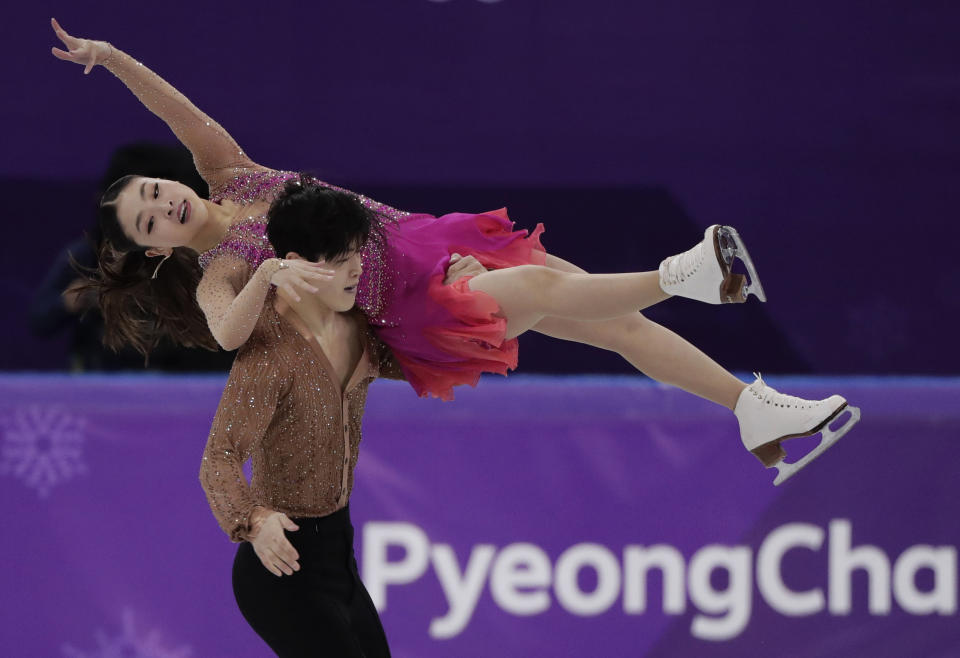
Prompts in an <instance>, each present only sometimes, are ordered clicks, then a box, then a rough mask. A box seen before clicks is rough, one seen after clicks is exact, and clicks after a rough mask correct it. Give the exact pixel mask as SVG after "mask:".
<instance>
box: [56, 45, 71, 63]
mask: <svg viewBox="0 0 960 658" xmlns="http://www.w3.org/2000/svg"><path fill="white" fill-rule="evenodd" d="M50 52H52V53H53V56H54V57H56V58H57V59H65V60H67V61H68V62H72V61H73V55H71V54H70V53H68V52H66V51H64V50H60V49H59V48H51V49H50Z"/></svg>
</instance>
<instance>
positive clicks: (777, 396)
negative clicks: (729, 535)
mask: <svg viewBox="0 0 960 658" xmlns="http://www.w3.org/2000/svg"><path fill="white" fill-rule="evenodd" d="M754 374H756V373H754ZM756 377H757V381H755V382H754V383H753V384H751V385H750V386H748V387H747V388H745V389H744V390H743V392H742V393H741V394H740V397H739V399H737V406H736V408H735V409H734V414H736V416H737V420H738V421H739V422H740V438H741V439H742V440H743V445H744V447H746V449H747V450H749V451H750V452H752V453H753V454H754V455H755V456H756V457H757V459H759V460H760V461H761V462H763V465H764V466H766V467H767V468H770V467H771V466H776V467H777V471H778V473H777V477H776V479H775V480H774V481H773V484H774V485H779V484H781V483H783V482H785V481H786V480H788V479H789V478H791V477H792V476H793V475H794V474H796V472H797V471H799V470H800V469H801V468H803V467H804V466H806V465H807V464H809V463H810V462H812V461H813V460H814V459H816V458H817V457H819V456H820V455H822V454H823V453H824V451H826V449H827V448H829V447H830V446H832V445H833V444H834V443H836V442H837V441H839V440H840V437H842V436H843V435H844V434H846V433H847V432H849V431H850V429H851V428H852V427H853V426H854V425H856V424H857V423H858V422H859V421H860V410H859V409H858V408H856V407H851V406H849V405H848V404H847V401H846V400H845V399H844V398H842V397H840V396H839V395H831V396H830V397H828V398H827V399H826V400H804V399H803V398H798V397H794V396H792V395H784V394H783V393H778V392H777V391H776V390H774V389H772V388H770V387H769V386H767V385H766V384H765V383H764V382H763V380H762V379H761V378H760V375H756ZM844 409H846V410H847V411H849V412H850V418H849V419H847V421H846V422H845V423H844V424H843V426H842V427H840V428H838V429H836V430H833V429H830V422H831V421H833V420H834V419H835V418H837V417H838V416H839V415H840V414H841V413H842V412H843V411H844ZM818 432H823V438H822V439H821V440H820V444H819V445H818V446H817V447H816V448H814V449H813V450H811V451H810V452H809V453H807V454H806V455H804V456H803V457H802V458H801V459H799V460H797V461H796V462H793V463H792V464H788V463H787V462H786V461H785V459H784V458H785V457H786V456H787V453H786V451H784V449H783V447H782V446H781V445H780V442H781V441H785V440H787V439H792V438H796V437H801V436H811V435H813V434H816V433H818Z"/></svg>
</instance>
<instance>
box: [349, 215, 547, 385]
mask: <svg viewBox="0 0 960 658" xmlns="http://www.w3.org/2000/svg"><path fill="white" fill-rule="evenodd" d="M541 233H543V224H538V225H537V227H536V228H535V229H534V230H533V232H532V233H530V234H528V233H527V231H523V230H522V231H515V230H513V222H511V221H510V218H509V217H508V216H507V211H506V209H501V210H495V211H492V212H487V213H481V214H469V213H452V214H449V215H443V216H442V217H434V216H432V215H413V216H410V217H407V218H404V219H403V220H401V221H400V222H399V223H398V224H396V225H390V226H388V227H387V249H386V251H387V259H386V261H387V263H386V265H387V268H388V271H389V279H388V281H387V282H385V297H386V298H387V302H386V305H385V307H384V310H383V312H382V313H380V314H378V316H377V317H371V318H370V324H371V326H372V327H373V329H374V330H375V331H376V333H377V335H378V336H379V337H380V339H381V340H382V341H383V342H385V343H386V344H387V345H388V346H390V348H391V350H392V351H393V354H394V356H395V357H396V358H397V361H398V362H399V364H400V367H401V368H402V369H403V372H404V375H405V376H406V378H407V381H408V382H409V383H410V385H411V386H413V388H414V390H416V392H417V394H418V395H420V396H421V397H425V396H433V397H438V398H440V399H442V400H452V399H453V387H454V386H459V385H461V384H469V385H471V386H475V385H476V384H477V381H478V380H479V379H480V375H481V374H482V373H485V372H492V373H498V374H501V375H506V374H507V372H508V371H509V370H513V369H514V368H516V367H517V339H516V338H512V339H510V340H507V339H506V328H507V321H506V319H504V318H502V317H499V316H498V313H499V311H500V307H499V305H498V304H497V302H496V300H494V299H493V298H492V297H491V296H489V295H487V294H486V293H483V292H479V291H473V290H470V286H469V285H468V282H469V279H470V277H464V278H462V279H460V280H459V281H457V282H455V283H454V284H452V285H449V286H445V285H443V279H444V276H445V274H446V269H447V266H448V264H449V262H450V256H451V254H454V253H457V254H460V255H462V256H467V255H471V256H473V257H474V258H476V259H477V260H478V261H480V262H481V263H482V264H483V266H484V267H486V268H487V269H501V268H505V267H513V266H516V265H543V264H544V260H545V258H546V252H545V251H544V248H543V246H542V245H541V244H540V235H541ZM361 285H362V283H361Z"/></svg>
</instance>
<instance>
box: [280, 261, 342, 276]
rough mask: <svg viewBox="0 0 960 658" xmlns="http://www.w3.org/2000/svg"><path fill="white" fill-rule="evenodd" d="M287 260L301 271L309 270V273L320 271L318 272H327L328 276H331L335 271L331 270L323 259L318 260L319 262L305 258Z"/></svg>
mask: <svg viewBox="0 0 960 658" xmlns="http://www.w3.org/2000/svg"><path fill="white" fill-rule="evenodd" d="M287 262H288V263H292V264H293V267H294V268H296V269H298V270H300V271H301V272H309V273H311V274H314V273H320V274H327V275H330V276H333V275H334V274H336V272H335V271H333V270H331V269H330V268H329V267H327V265H326V263H324V262H323V261H320V262H319V263H310V262H307V261H305V260H293V261H287Z"/></svg>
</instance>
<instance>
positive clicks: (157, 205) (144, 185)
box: [116, 177, 207, 248]
mask: <svg viewBox="0 0 960 658" xmlns="http://www.w3.org/2000/svg"><path fill="white" fill-rule="evenodd" d="M116 205H117V219H118V220H119V221H120V226H121V227H122V228H123V232H124V233H126V234H127V237H129V238H130V239H131V240H133V241H134V242H136V243H137V244H138V245H140V246H142V247H155V248H167V247H184V246H187V245H189V244H190V241H191V240H192V239H193V238H194V236H196V234H197V232H198V231H199V230H200V228H201V227H202V226H203V225H204V224H205V223H206V221H207V208H206V206H205V205H204V204H203V201H202V200H201V199H200V197H198V196H197V193H196V192H194V191H193V190H192V189H190V188H189V187H187V186H186V185H184V184H183V183H178V182H176V181H172V180H164V179H163V178H145V177H137V178H134V179H133V180H131V181H130V182H129V183H128V184H127V186H126V187H125V188H124V189H123V191H122V192H120V194H119V195H118V196H117V201H116Z"/></svg>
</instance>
